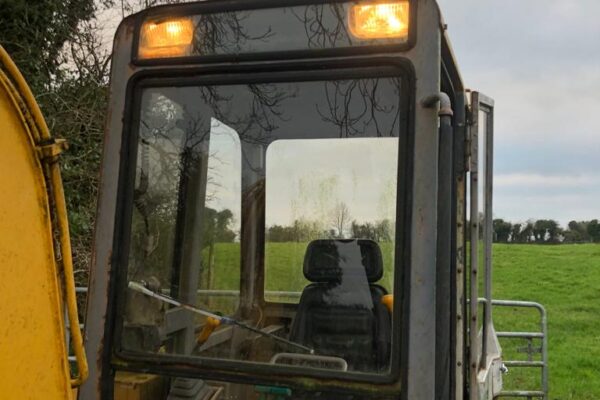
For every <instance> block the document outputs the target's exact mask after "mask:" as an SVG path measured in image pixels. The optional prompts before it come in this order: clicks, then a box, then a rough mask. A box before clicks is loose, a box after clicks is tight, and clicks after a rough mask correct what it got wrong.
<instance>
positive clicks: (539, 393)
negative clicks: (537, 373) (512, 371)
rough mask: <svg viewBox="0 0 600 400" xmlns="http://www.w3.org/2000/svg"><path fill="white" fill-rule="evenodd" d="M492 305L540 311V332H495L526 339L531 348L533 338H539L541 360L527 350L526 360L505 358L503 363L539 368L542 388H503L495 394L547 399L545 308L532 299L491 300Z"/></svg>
mask: <svg viewBox="0 0 600 400" xmlns="http://www.w3.org/2000/svg"><path fill="white" fill-rule="evenodd" d="M492 306H496V307H520V308H533V309H536V310H537V311H538V312H539V313H540V332H497V333H496V335H497V336H498V337H499V338H507V339H527V342H528V349H532V343H533V339H541V342H542V345H541V348H540V352H541V356H542V360H541V361H533V359H532V354H531V351H528V360H527V361H521V360H505V361H504V365H506V366H507V367H516V368H540V369H541V378H542V382H541V384H542V388H541V389H542V390H503V391H502V392H500V394H499V395H498V396H497V398H500V397H526V398H527V399H533V398H534V397H535V398H541V399H543V400H547V399H548V326H547V315H546V309H545V308H544V306H542V305H541V304H539V303H535V302H532V301H511V300H492Z"/></svg>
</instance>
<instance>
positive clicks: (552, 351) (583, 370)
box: [493, 244, 600, 400]
mask: <svg viewBox="0 0 600 400" xmlns="http://www.w3.org/2000/svg"><path fill="white" fill-rule="evenodd" d="M493 251H494V288H493V293H494V298H496V299H510V300H531V301H536V302H538V303H542V304H543V305H544V306H545V307H546V311H547V312H548V332H549V341H548V344H549V363H550V399H553V400H554V399H556V400H559V399H560V400H567V399H574V400H588V399H589V400H591V399H595V400H597V399H600V245H594V244H583V245H579V244H573V245H558V246H548V245H501V244H497V245H494V249H493ZM498 314H499V315H498V317H499V318H497V319H496V318H495V320H496V321H497V322H496V328H497V330H499V331H500V330H508V329H510V328H513V327H515V326H516V327H518V328H520V327H521V326H522V324H523V323H524V322H523V321H522V320H521V318H519V316H518V315H510V314H508V315H507V313H502V314H501V315H500V313H498ZM533 329H535V328H533ZM510 355H511V356H512V354H510ZM521 357H523V355H521ZM514 370H515V368H513V369H511V372H510V373H509V375H508V376H507V380H509V382H508V383H509V384H510V379H511V378H512V376H511V375H512V374H513V371H514ZM514 372H515V373H514V375H517V376H518V372H517V371H514Z"/></svg>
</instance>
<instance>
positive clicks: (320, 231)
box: [266, 219, 394, 242]
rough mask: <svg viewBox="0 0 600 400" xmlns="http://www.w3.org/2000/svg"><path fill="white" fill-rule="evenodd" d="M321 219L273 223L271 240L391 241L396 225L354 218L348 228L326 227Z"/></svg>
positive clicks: (268, 235)
mask: <svg viewBox="0 0 600 400" xmlns="http://www.w3.org/2000/svg"><path fill="white" fill-rule="evenodd" d="M322 225H323V224H322V223H321V222H319V221H307V220H301V219H297V220H295V221H294V222H293V223H292V224H291V225H272V226H270V227H268V228H267V231H266V235H267V241H269V242H309V241H311V240H315V239H321V238H336V239H344V238H361V239H371V240H375V241H377V242H391V241H392V240H393V238H394V226H393V223H392V222H391V221H390V220H389V219H383V220H379V221H374V222H365V223H360V222H358V221H356V220H353V221H352V222H351V223H350V224H349V227H348V228H345V229H342V230H340V229H339V227H334V228H331V229H324V228H323V226H322Z"/></svg>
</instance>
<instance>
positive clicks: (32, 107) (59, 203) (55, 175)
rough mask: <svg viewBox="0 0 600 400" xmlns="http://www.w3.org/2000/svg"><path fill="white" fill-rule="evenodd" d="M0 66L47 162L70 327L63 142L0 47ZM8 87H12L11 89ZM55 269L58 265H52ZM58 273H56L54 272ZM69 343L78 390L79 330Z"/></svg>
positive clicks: (83, 369) (81, 375)
mask: <svg viewBox="0 0 600 400" xmlns="http://www.w3.org/2000/svg"><path fill="white" fill-rule="evenodd" d="M0 65H2V67H3V70H5V72H6V74H7V75H8V76H9V77H10V78H9V79H10V82H11V83H12V84H14V88H13V90H14V94H16V95H17V96H16V97H15V98H18V99H21V100H22V102H23V104H17V105H16V106H17V109H26V110H28V113H27V115H28V116H27V117H26V118H27V125H28V126H29V128H30V129H31V132H32V137H31V138H32V139H33V140H34V141H35V142H36V143H35V144H36V147H37V148H38V152H39V156H43V157H40V158H41V159H47V160H48V162H46V163H45V166H44V167H43V170H44V177H45V179H46V180H48V181H49V182H51V187H52V189H53V190H52V191H51V192H49V193H48V196H49V198H52V199H53V200H54V212H55V213H56V221H53V224H52V225H54V224H56V225H57V228H58V237H57V241H58V246H59V249H60V255H61V256H62V261H61V266H62V274H60V276H62V279H63V280H64V281H63V282H62V283H63V284H64V288H63V293H62V296H64V299H63V300H64V304H65V310H66V314H65V320H66V321H69V325H73V324H75V323H77V322H78V321H79V319H78V313H77V302H76V293H75V291H74V290H73V288H74V287H75V280H74V277H73V260H72V253H71V240H70V236H69V221H68V218H67V207H66V203H65V195H64V189H63V185H62V180H61V175H60V168H59V165H58V162H57V157H58V155H59V154H60V151H61V150H62V148H61V147H62V145H64V143H65V142H64V141H58V140H56V139H55V138H54V137H52V135H51V134H50V131H49V129H48V125H47V124H46V121H45V120H44V116H43V115H42V111H41V110H40V107H39V105H38V104H37V102H36V101H35V97H34V96H33V93H32V92H31V89H30V88H29V85H28V84H27V82H26V81H25V78H24V77H23V75H22V74H21V72H20V71H19V69H18V68H17V66H16V64H15V63H14V62H13V61H12V59H11V58H10V56H9V55H8V53H6V51H5V50H4V49H3V48H2V46H0ZM11 86H12V85H11ZM56 265H57V267H58V264H56ZM57 272H59V271H57ZM70 335H71V336H72V339H73V343H72V344H73V346H72V347H73V351H74V353H75V360H76V362H77V371H78V375H77V376H75V377H71V378H70V382H71V386H72V387H75V386H80V385H81V384H82V383H83V382H84V381H85V380H86V379H87V377H88V364H87V359H86V357H85V349H84V348H83V337H82V335H81V331H80V330H79V329H76V328H73V329H72V330H71V332H70Z"/></svg>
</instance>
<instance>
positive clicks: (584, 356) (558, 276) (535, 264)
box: [215, 243, 600, 400]
mask: <svg viewBox="0 0 600 400" xmlns="http://www.w3.org/2000/svg"><path fill="white" fill-rule="evenodd" d="M217 246H218V248H217V251H216V255H215V265H216V266H221V267H225V266H226V265H229V266H230V267H225V268H217V269H218V270H219V271H218V272H216V274H215V275H216V276H215V284H216V285H215V288H218V289H237V285H238V279H239V270H235V268H234V267H233V265H239V244H234V243H231V244H219V245H217ZM305 249H306V244H303V243H297V244H296V243H270V244H268V245H267V249H266V262H265V263H266V268H267V289H268V290H283V291H301V290H302V288H303V287H304V286H305V285H306V284H307V281H306V280H305V279H304V277H303V276H302V260H303V256H304V251H305ZM382 250H383V254H384V263H385V270H386V279H389V278H390V277H391V274H390V271H391V260H392V257H391V254H390V250H391V248H389V247H386V245H383V246H382ZM493 252H494V286H493V297H494V298H495V299H505V300H529V301H536V302H538V303H541V304H542V305H544V306H545V307H546V310H547V313H548V331H549V363H550V399H552V400H570V399H574V400H591V399H595V400H598V399H600V245H594V244H583V245H556V246H551V245H502V244H495V245H494V248H493ZM383 283H384V285H385V286H388V287H389V284H390V283H391V282H389V280H388V281H385V282H383ZM494 311H495V314H494V320H495V324H496V330H497V331H514V330H519V331H530V332H531V331H539V327H538V326H537V325H536V324H535V323H534V321H535V320H536V319H535V317H536V315H535V313H532V312H530V313H528V314H523V313H521V312H517V311H515V310H512V309H504V310H496V309H495V310H494ZM513 344H514V342H513ZM524 344H525V343H520V344H517V345H516V346H511V345H509V344H508V343H504V342H503V348H504V350H505V354H506V356H508V357H509V358H510V359H525V357H526V356H525V355H524V354H523V353H516V352H515V349H516V347H522V346H523V345H524ZM538 376H539V374H538V373H537V371H536V374H535V378H534V377H533V376H532V375H531V374H530V375H527V374H526V373H524V372H523V371H521V370H519V369H518V368H511V370H510V372H509V374H508V375H507V376H506V377H505V382H506V385H507V386H508V387H509V388H510V387H511V386H512V388H517V389H535V388H534V387H532V386H533V385H535V384H536V383H539V378H538ZM515 384H516V385H518V386H516V387H515ZM526 386H530V387H529V388H528V387H526Z"/></svg>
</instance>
